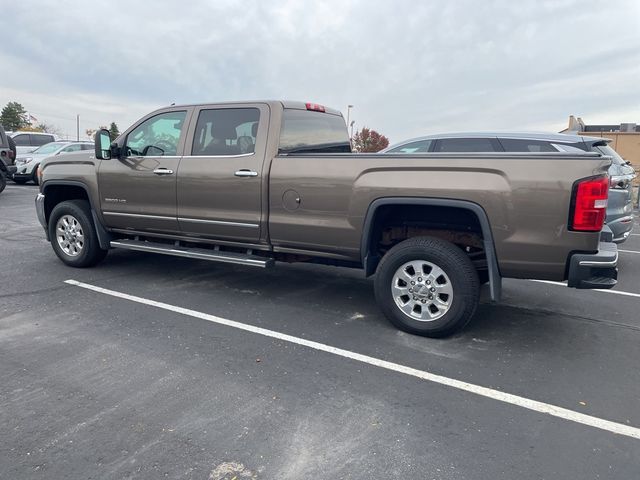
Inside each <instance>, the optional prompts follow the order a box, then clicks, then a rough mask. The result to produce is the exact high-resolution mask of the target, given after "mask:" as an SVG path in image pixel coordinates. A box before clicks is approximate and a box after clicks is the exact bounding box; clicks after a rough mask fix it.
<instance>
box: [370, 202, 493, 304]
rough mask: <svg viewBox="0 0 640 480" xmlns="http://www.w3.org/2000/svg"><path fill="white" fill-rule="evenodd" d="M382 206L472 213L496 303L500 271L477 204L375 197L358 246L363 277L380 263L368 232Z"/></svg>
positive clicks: (488, 229) (485, 219)
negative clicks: (441, 208) (478, 229)
mask: <svg viewBox="0 0 640 480" xmlns="http://www.w3.org/2000/svg"><path fill="white" fill-rule="evenodd" d="M385 205H422V206H429V207H454V208H460V209H464V210H469V211H470V212H472V213H473V214H475V215H476V217H477V218H478V222H479V223H480V228H481V229H482V239H483V243H484V250H485V255H486V257H487V267H488V271H489V292H490V293H491V300H493V301H496V302H497V301H499V300H500V296H501V294H502V277H501V276H500V269H499V268H498V257H497V255H496V249H495V244H494V242H493V234H492V233H491V225H490V223H489V217H488V216H487V213H486V212H485V211H484V209H483V208H482V207H481V206H480V205H478V204H477V203H474V202H470V201H468V200H455V199H448V198H416V197H385V198H378V199H376V200H374V201H373V202H371V204H370V205H369V208H368V209H367V213H366V215H365V219H364V224H363V227H362V239H361V243H360V256H361V259H362V265H363V267H364V271H365V275H366V276H370V275H373V273H374V272H375V270H376V267H377V266H378V263H379V261H380V258H379V257H377V256H372V255H371V243H370V242H371V229H372V227H373V219H374V218H375V214H376V211H377V210H378V208H380V207H382V206H385Z"/></svg>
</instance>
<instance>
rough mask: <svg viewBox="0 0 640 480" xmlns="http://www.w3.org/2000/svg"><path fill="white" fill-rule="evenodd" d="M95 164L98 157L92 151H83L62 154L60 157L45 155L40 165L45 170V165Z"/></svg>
mask: <svg viewBox="0 0 640 480" xmlns="http://www.w3.org/2000/svg"><path fill="white" fill-rule="evenodd" d="M79 162H81V163H87V162H89V163H93V164H95V162H96V155H95V153H94V152H93V151H91V150H81V151H79V152H70V153H61V154H60V155H51V156H47V155H43V158H42V162H41V163H40V165H41V166H42V167H43V168H44V166H45V165H48V164H52V163H79Z"/></svg>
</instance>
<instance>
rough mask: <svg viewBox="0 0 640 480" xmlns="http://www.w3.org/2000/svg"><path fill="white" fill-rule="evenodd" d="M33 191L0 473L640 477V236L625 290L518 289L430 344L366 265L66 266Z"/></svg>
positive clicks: (15, 293) (16, 298) (12, 222)
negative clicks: (379, 293) (391, 309)
mask: <svg viewBox="0 0 640 480" xmlns="http://www.w3.org/2000/svg"><path fill="white" fill-rule="evenodd" d="M36 192H37V189H36V187H34V186H17V185H9V186H8V187H7V189H6V190H5V191H4V192H3V193H2V194H0V216H1V218H2V223H1V227H0V228H1V233H0V247H1V252H2V266H3V268H2V270H1V272H2V273H1V274H0V278H1V279H2V285H3V289H2V293H1V294H0V297H1V300H0V365H1V368H0V385H1V386H0V438H2V442H0V478H6V479H22V478H25V479H26V478H29V479H31V478H47V479H50V478H100V479H105V478H165V477H167V478H194V479H195V478H201V479H208V478H210V479H223V478H224V479H229V480H230V479H232V478H236V479H242V478H264V479H307V478H309V479H325V478H331V479H341V478H345V479H347V478H348V479H378V478H421V479H423V478H424V479H502V478H504V479H512V478H518V479H529V478H531V479H534V478H535V479H587V478H589V479H590V478H602V479H635V478H638V477H639V475H640V473H639V472H640V370H639V369H638V363H639V361H640V348H639V345H640V315H639V314H638V311H639V307H640V236H639V235H638V234H635V235H634V236H632V237H630V238H629V240H628V241H627V242H625V243H624V244H623V245H621V246H620V249H621V251H620V262H619V268H620V272H619V284H618V286H617V287H616V289H615V290H614V291H607V292H601V291H588V290H586V291H578V290H573V289H567V288H566V287H564V286H562V285H558V284H553V283H541V282H532V281H525V280H505V281H504V298H503V302H502V303H500V304H491V303H489V301H488V300H485V301H484V302H483V303H482V305H481V307H480V308H479V311H478V313H477V315H476V317H475V319H474V320H473V321H472V323H471V324H470V325H469V326H468V327H467V328H466V329H465V330H464V331H463V332H462V333H461V334H459V335H456V336H454V337H452V338H449V339H444V340H434V339H428V338H421V337H417V336H412V335H409V334H406V333H403V332H400V331H398V330H396V329H395V328H394V327H392V326H391V325H390V324H389V323H388V322H387V321H386V320H385V318H384V317H383V316H382V314H381V313H380V312H379V310H378V307H377V306H376V304H375V302H374V298H373V290H372V285H371V283H372V282H371V280H370V279H365V278H363V275H362V273H361V272H360V271H351V270H348V269H338V268H333V267H321V266H313V265H303V264H296V265H286V264H279V265H278V266H277V267H276V268H274V269H270V270H265V271H263V270H260V269H251V268H249V267H241V266H233V265H224V264H215V263H210V262H205V261H196V260H187V259H180V258H174V257H165V256H156V255H153V254H144V253H135V252H126V251H112V252H111V253H110V254H109V257H108V258H107V260H106V261H105V262H104V263H102V264H101V265H100V266H99V267H97V268H94V269H87V270H78V269H70V268H68V267H65V266H64V265H63V264H62V263H61V262H60V261H59V260H58V259H57V257H56V256H55V255H54V253H53V251H52V250H51V247H50V245H49V244H48V243H47V242H46V241H45V239H44V234H43V232H42V228H41V227H40V225H39V224H38V222H37V219H36V215H35V209H34V207H33V199H34V197H35V195H36ZM637 222H638V218H637V217H636V224H637ZM636 232H637V233H640V228H638V227H637V229H636ZM68 280H72V281H73V282H66V281H68ZM485 293H486V292H485ZM485 297H486V295H485ZM506 394H509V395H506Z"/></svg>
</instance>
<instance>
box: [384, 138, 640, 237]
mask: <svg viewBox="0 0 640 480" xmlns="http://www.w3.org/2000/svg"><path fill="white" fill-rule="evenodd" d="M610 141H611V140H610V139H608V138H602V137H587V136H582V135H565V134H562V133H529V132H509V133H506V132H481V133H454V134H442V135H429V136H425V137H419V138H414V139H412V140H406V141H404V142H400V143H397V144H395V145H392V146H390V147H388V148H386V149H385V150H383V151H382V152H381V153H396V154H397V153H428V152H434V153H447V152H549V153H553V152H584V151H586V152H598V153H602V154H603V155H607V156H610V157H611V158H612V160H613V163H612V164H611V166H610V167H609V182H610V183H609V200H608V204H607V219H606V224H607V225H608V226H609V228H611V230H612V231H613V241H614V242H616V243H622V242H624V241H625V240H626V239H627V238H628V237H629V235H630V234H631V230H632V229H633V213H632V212H633V185H632V183H633V182H632V181H633V179H634V178H635V175H636V173H635V170H634V169H633V167H631V166H630V164H629V162H626V161H625V160H624V159H623V158H622V157H621V156H620V155H618V153H617V152H616V151H615V150H614V149H613V148H611V147H610V146H609V145H608V143H609V142H610Z"/></svg>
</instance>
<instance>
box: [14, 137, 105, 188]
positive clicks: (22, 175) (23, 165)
mask: <svg viewBox="0 0 640 480" xmlns="http://www.w3.org/2000/svg"><path fill="white" fill-rule="evenodd" d="M81 150H93V142H51V143H47V144H46V145H43V146H41V147H40V148H37V149H36V150H34V151H33V152H30V153H26V154H23V155H18V158H16V171H15V173H14V174H13V181H14V182H16V183H19V184H23V183H27V182H28V181H29V180H31V181H33V183H35V184H36V185H37V184H38V165H40V162H42V160H44V159H45V158H48V157H53V156H54V155H59V154H61V153H71V152H79V151H81Z"/></svg>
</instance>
